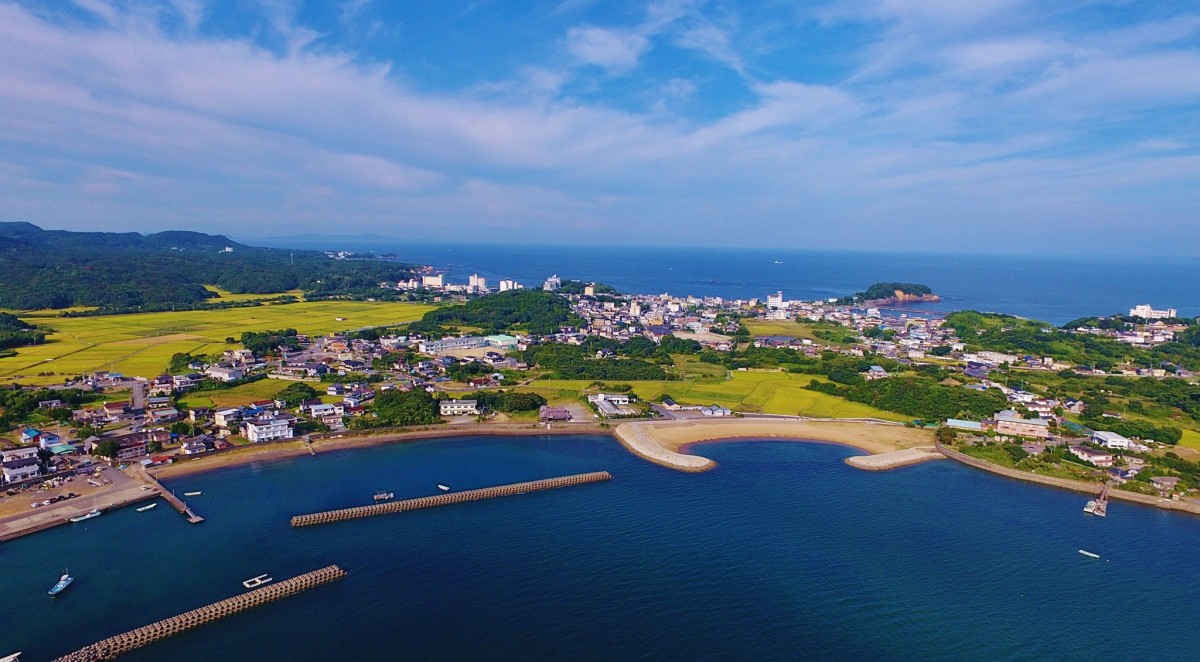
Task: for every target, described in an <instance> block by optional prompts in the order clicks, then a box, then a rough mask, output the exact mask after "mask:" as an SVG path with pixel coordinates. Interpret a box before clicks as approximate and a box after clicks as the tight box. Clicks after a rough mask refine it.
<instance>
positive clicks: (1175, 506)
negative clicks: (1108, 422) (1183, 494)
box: [937, 443, 1200, 515]
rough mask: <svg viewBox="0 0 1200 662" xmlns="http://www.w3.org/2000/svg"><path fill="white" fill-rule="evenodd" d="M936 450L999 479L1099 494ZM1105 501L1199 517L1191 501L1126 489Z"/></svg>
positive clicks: (1087, 486)
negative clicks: (1013, 479) (1134, 504)
mask: <svg viewBox="0 0 1200 662" xmlns="http://www.w3.org/2000/svg"><path fill="white" fill-rule="evenodd" d="M937 450H938V452H940V453H941V454H942V455H945V456H946V457H948V458H950V459H951V460H955V461H957V462H961V463H962V464H965V465H967V466H970V467H974V468H976V469H981V470H983V471H987V472H990V473H994V474H996V475H998V476H1004V477H1006V478H1015V479H1017V480H1023V481H1026V482H1029V483H1038V484H1040V485H1049V486H1050V487H1057V488H1059V489H1063V490H1071V491H1072V492H1083V493H1085V494H1097V493H1099V492H1100V488H1101V485H1100V483H1089V482H1088V481H1085V480H1072V479H1070V478H1058V477H1055V476H1042V475H1039V474H1035V473H1030V472H1028V471H1021V470H1020V469H1010V468H1008V467H1002V466H999V465H996V464H992V463H991V462H988V461H986V460H981V459H979V458H977V457H971V456H970V455H966V454H964V453H960V452H958V451H956V450H954V449H951V448H947V447H946V446H944V445H942V444H941V443H939V444H937ZM1108 498H1109V499H1112V500H1115V501H1130V502H1133V503H1140V504H1142V505H1145V506H1154V507H1156V508H1163V509H1165V510H1178V511H1181V512H1185V513H1192V514H1193V515H1200V504H1195V503H1192V502H1190V501H1175V500H1173V499H1165V498H1163V497H1156V496H1150V495H1149V494H1138V493H1137V492H1127V491H1125V490H1119V489H1117V490H1109V491H1108Z"/></svg>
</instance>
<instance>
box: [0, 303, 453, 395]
mask: <svg viewBox="0 0 1200 662" xmlns="http://www.w3.org/2000/svg"><path fill="white" fill-rule="evenodd" d="M432 309H433V306H429V305H425V304H415V303H393V302H366V301H311V302H301V303H291V304H280V305H263V306H254V307H249V308H230V309H226V310H203V311H184V312H162V313H137V314H130V315H103V316H97V317H50V316H48V315H46V314H44V313H35V314H20V316H21V317H22V318H23V319H26V320H27V321H29V322H31V323H34V324H39V325H44V326H49V327H51V328H53V329H54V333H53V334H51V335H50V336H49V338H48V339H47V342H46V343H45V344H43V345H38V346H35V347H23V348H21V349H18V350H17V355H16V356H11V357H6V358H0V382H13V381H20V382H21V383H23V384H50V383H57V382H61V381H62V380H63V379H64V378H66V377H73V376H76V375H81V374H85V373H90V372H95V371H97V370H108V371H111V372H120V373H124V374H126V375H141V376H146V377H150V376H154V375H158V374H161V373H162V372H163V370H165V369H166V367H167V364H168V363H169V362H170V360H171V356H172V355H174V354H176V353H178V352H187V353H190V354H218V353H220V352H223V351H225V350H226V349H230V348H235V347H239V346H240V345H237V344H236V343H235V344H232V345H231V344H227V343H226V342H225V338H228V337H233V338H237V337H240V336H241V334H242V333H243V332H245V331H263V330H266V329H287V328H293V329H296V330H297V331H299V332H300V333H307V334H309V335H317V334H324V333H330V332H333V331H349V330H354V329H360V328H363V327H368V326H384V325H390V324H399V323H403V322H411V321H413V320H417V319H420V317H421V316H422V315H424V314H425V313H426V312H428V311H430V310H432Z"/></svg>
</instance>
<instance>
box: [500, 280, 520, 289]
mask: <svg viewBox="0 0 1200 662" xmlns="http://www.w3.org/2000/svg"><path fill="white" fill-rule="evenodd" d="M519 289H521V284H520V283H518V282H517V281H515V280H509V279H507V278H506V279H504V280H502V281H500V291H501V292H507V291H509V290H519Z"/></svg>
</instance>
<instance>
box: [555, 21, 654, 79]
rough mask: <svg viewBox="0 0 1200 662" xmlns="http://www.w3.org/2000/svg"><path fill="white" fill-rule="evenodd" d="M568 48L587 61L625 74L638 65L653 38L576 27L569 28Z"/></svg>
mask: <svg viewBox="0 0 1200 662" xmlns="http://www.w3.org/2000/svg"><path fill="white" fill-rule="evenodd" d="M567 50H568V51H570V53H571V55H573V56H574V57H575V58H576V59H578V60H579V61H580V62H583V63H584V64H590V65H595V66H597V67H600V68H602V69H605V70H607V71H608V72H609V73H622V72H625V71H628V70H630V69H633V68H634V67H636V66H637V64H638V59H640V58H641V57H642V55H644V54H645V53H646V51H648V50H650V40H649V39H647V38H645V37H643V36H642V35H640V34H636V33H634V32H629V31H617V30H606V29H604V28H597V27H581V28H580V27H576V28H571V29H570V30H568V31H567Z"/></svg>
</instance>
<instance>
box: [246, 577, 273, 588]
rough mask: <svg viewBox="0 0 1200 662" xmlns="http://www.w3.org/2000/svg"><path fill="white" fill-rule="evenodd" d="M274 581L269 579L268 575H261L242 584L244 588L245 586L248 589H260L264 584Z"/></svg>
mask: <svg viewBox="0 0 1200 662" xmlns="http://www.w3.org/2000/svg"><path fill="white" fill-rule="evenodd" d="M272 580H273V578H272V577H268V576H266V575H259V576H257V577H251V578H250V579H247V580H246V581H244V582H242V586H245V587H246V588H258V587H259V586H262V585H263V584H266V583H267V582H270V581H272Z"/></svg>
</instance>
